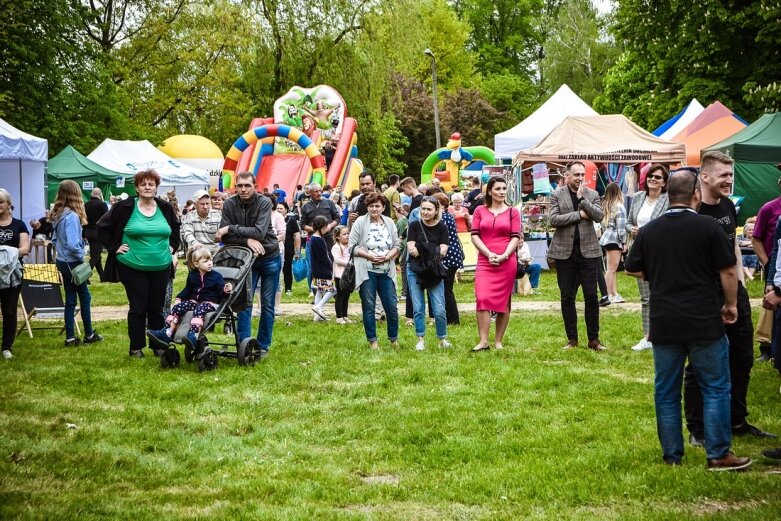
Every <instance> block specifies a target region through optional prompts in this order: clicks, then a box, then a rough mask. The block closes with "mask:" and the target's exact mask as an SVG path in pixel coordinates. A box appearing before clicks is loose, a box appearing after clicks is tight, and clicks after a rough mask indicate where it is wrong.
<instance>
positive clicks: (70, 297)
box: [56, 260, 92, 340]
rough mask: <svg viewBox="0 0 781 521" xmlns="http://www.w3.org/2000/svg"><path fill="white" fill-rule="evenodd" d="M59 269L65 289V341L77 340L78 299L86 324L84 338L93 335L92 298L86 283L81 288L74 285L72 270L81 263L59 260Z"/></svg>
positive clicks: (82, 319)
mask: <svg viewBox="0 0 781 521" xmlns="http://www.w3.org/2000/svg"><path fill="white" fill-rule="evenodd" d="M56 264H57V269H58V270H59V272H60V273H62V285H63V287H64V288H65V339H66V340H69V339H71V338H76V327H75V326H76V298H77V297H78V299H79V303H80V304H81V321H82V322H84V336H85V337H88V336H91V335H92V313H91V312H90V302H92V296H91V295H90V292H89V287H87V283H86V282H85V283H84V284H82V285H81V286H77V285H75V284H74V283H73V275H71V270H72V269H73V268H75V267H76V266H78V265H79V264H81V262H79V261H73V262H65V261H61V260H58V261H57V263H56Z"/></svg>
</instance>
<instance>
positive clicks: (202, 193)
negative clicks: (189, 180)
mask: <svg viewBox="0 0 781 521" xmlns="http://www.w3.org/2000/svg"><path fill="white" fill-rule="evenodd" d="M203 197H209V192H208V191H207V190H196V191H195V193H194V194H193V200H194V201H197V200H199V199H201V198H203Z"/></svg>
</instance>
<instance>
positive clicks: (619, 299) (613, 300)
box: [610, 293, 626, 304]
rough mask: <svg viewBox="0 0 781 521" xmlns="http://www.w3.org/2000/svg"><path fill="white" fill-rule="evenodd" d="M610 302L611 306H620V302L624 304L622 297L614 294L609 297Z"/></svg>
mask: <svg viewBox="0 0 781 521" xmlns="http://www.w3.org/2000/svg"><path fill="white" fill-rule="evenodd" d="M610 302H611V303H612V304H621V303H622V302H626V301H625V300H624V297H622V296H621V294H620V293H616V294H615V295H613V296H612V297H610Z"/></svg>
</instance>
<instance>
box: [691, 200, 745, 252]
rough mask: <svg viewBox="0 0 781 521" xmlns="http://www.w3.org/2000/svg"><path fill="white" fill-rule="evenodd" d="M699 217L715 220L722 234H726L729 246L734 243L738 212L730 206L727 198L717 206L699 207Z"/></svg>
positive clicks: (703, 205) (703, 204)
mask: <svg viewBox="0 0 781 521" xmlns="http://www.w3.org/2000/svg"><path fill="white" fill-rule="evenodd" d="M699 214H700V215H709V216H711V217H713V218H714V219H716V221H717V222H718V223H719V224H720V225H721V228H722V229H723V230H724V233H726V234H727V239H729V242H730V244H734V243H735V231H736V229H737V227H738V212H737V211H736V210H735V205H734V204H732V201H730V200H729V199H727V198H723V199H722V200H721V201H719V204H705V203H702V204H701V205H700V211H699Z"/></svg>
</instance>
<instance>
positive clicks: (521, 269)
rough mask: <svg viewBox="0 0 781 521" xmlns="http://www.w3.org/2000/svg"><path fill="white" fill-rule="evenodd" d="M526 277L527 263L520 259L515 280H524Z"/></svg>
mask: <svg viewBox="0 0 781 521" xmlns="http://www.w3.org/2000/svg"><path fill="white" fill-rule="evenodd" d="M524 275H526V263H525V262H521V260H520V258H519V259H518V267H517V268H515V278H516V279H522V278H523V276H524Z"/></svg>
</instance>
